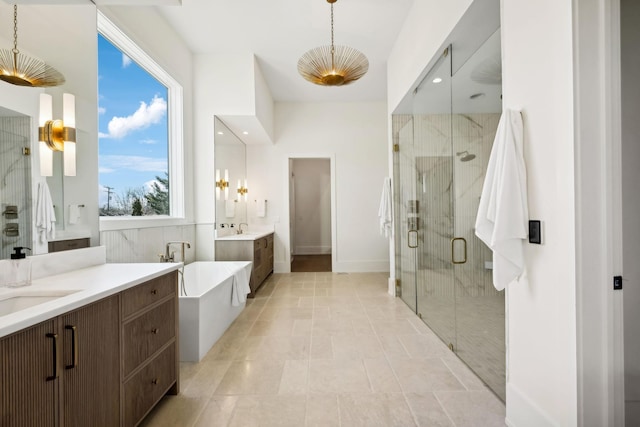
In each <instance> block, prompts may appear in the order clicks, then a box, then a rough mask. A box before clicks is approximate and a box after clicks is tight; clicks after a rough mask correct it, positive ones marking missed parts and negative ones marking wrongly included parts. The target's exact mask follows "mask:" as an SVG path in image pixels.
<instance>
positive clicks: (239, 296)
mask: <svg viewBox="0 0 640 427" xmlns="http://www.w3.org/2000/svg"><path fill="white" fill-rule="evenodd" d="M250 265H251V263H249V266H250ZM247 269H248V268H247V267H240V268H237V269H236V270H234V271H233V272H232V273H231V274H232V275H233V282H232V284H231V305H232V306H234V307H238V306H239V305H240V304H242V303H244V302H245V301H247V294H249V293H251V288H250V287H249V276H250V274H251V273H248V272H247ZM249 271H251V270H250V267H249Z"/></svg>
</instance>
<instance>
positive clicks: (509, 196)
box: [476, 110, 529, 291]
mask: <svg viewBox="0 0 640 427" xmlns="http://www.w3.org/2000/svg"><path fill="white" fill-rule="evenodd" d="M528 218H529V209H528V205H527V173H526V168H525V163H524V154H523V125H522V116H521V114H520V112H518V111H511V110H505V111H504V112H503V113H502V117H501V118H500V123H499V124H498V131H497V133H496V138H495V141H494V142H493V148H492V149H491V157H490V158H489V166H488V168H487V175H486V177H485V181H484V185H483V187H482V196H481V197H480V206H479V208H478V215H477V217H476V235H477V236H478V237H479V238H480V239H481V240H482V241H483V242H484V243H485V244H486V245H487V246H489V248H491V250H492V251H493V285H494V286H495V288H496V289H498V290H499V291H501V290H503V289H504V288H505V287H506V285H508V284H509V283H511V282H512V281H514V280H516V279H518V278H519V277H520V276H521V275H522V273H523V272H524V268H525V265H524V255H523V245H524V242H525V239H526V238H527V221H528Z"/></svg>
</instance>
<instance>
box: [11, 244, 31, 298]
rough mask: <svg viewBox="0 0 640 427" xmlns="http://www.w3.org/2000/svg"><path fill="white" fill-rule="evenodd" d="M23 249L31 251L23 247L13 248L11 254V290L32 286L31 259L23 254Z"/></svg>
mask: <svg viewBox="0 0 640 427" xmlns="http://www.w3.org/2000/svg"><path fill="white" fill-rule="evenodd" d="M23 249H29V250H31V248H26V247H22V246H18V247H15V248H13V253H12V254H11V261H10V263H11V266H10V269H11V272H10V279H9V283H8V284H7V286H8V287H10V288H17V287H20V286H28V285H30V284H31V259H30V258H27V254H25V253H24V252H22V250H23Z"/></svg>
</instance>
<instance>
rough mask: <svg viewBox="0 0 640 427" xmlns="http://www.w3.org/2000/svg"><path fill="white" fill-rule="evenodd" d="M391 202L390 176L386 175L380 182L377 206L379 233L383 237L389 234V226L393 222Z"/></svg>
mask: <svg viewBox="0 0 640 427" xmlns="http://www.w3.org/2000/svg"><path fill="white" fill-rule="evenodd" d="M391 203H392V202H391V178H389V177H386V178H385V179H384V183H383V184H382V196H381V197H380V207H379V208H378V218H379V219H380V234H381V235H383V236H384V237H390V236H391V226H392V224H393V223H392V204H391Z"/></svg>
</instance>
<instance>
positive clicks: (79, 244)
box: [49, 237, 89, 252]
mask: <svg viewBox="0 0 640 427" xmlns="http://www.w3.org/2000/svg"><path fill="white" fill-rule="evenodd" d="M88 247H89V238H88V237H83V238H80V239H67V240H54V241H53V242H49V252H60V251H70V250H73V249H80V248H88Z"/></svg>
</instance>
